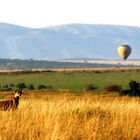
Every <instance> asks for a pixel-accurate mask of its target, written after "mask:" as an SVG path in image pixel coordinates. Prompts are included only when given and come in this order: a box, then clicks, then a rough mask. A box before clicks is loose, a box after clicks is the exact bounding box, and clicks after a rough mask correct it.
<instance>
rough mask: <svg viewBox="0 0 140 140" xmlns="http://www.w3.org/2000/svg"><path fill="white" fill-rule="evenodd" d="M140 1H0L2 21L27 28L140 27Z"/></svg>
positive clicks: (0, 18) (0, 20)
mask: <svg viewBox="0 0 140 140" xmlns="http://www.w3.org/2000/svg"><path fill="white" fill-rule="evenodd" d="M139 7H140V0H0V22H6V23H12V24H17V25H22V26H27V27H34V28H36V27H45V26H53V25H61V24H69V23H87V24H115V25H131V26H139V27H140V8H139Z"/></svg>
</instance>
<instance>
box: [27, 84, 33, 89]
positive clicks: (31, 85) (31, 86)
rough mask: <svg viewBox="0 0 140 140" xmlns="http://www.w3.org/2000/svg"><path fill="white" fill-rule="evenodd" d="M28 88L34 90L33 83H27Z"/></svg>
mask: <svg viewBox="0 0 140 140" xmlns="http://www.w3.org/2000/svg"><path fill="white" fill-rule="evenodd" d="M27 88H28V89H29V90H34V89H35V87H34V85H33V84H30V85H28V87H27Z"/></svg>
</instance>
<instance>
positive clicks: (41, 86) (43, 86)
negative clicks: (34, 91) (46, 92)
mask: <svg viewBox="0 0 140 140" xmlns="http://www.w3.org/2000/svg"><path fill="white" fill-rule="evenodd" d="M46 88H47V87H46V86H45V85H39V86H38V89H46Z"/></svg>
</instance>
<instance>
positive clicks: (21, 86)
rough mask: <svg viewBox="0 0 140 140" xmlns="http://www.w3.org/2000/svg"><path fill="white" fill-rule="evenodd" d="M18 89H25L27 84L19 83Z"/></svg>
mask: <svg viewBox="0 0 140 140" xmlns="http://www.w3.org/2000/svg"><path fill="white" fill-rule="evenodd" d="M17 88H18V89H24V88H26V84H25V83H18V84H17Z"/></svg>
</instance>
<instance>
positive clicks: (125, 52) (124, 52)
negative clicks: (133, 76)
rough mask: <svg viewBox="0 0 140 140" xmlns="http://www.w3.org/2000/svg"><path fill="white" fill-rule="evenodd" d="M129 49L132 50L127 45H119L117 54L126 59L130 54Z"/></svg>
mask: <svg viewBox="0 0 140 140" xmlns="http://www.w3.org/2000/svg"><path fill="white" fill-rule="evenodd" d="M131 51H132V49H131V47H130V46H129V45H121V46H119V47H118V54H119V55H120V57H121V58H123V59H124V60H126V59H127V57H128V56H129V55H130V53H131Z"/></svg>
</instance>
